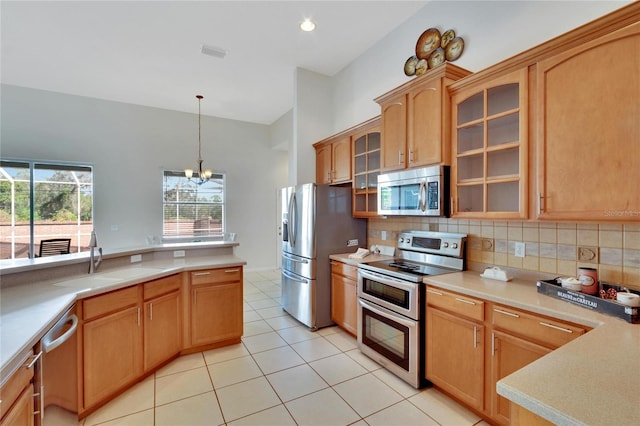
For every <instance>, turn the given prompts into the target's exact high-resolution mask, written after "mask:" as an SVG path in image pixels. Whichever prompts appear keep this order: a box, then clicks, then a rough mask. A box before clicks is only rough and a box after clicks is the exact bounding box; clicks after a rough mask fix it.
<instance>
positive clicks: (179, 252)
mask: <svg viewBox="0 0 640 426" xmlns="http://www.w3.org/2000/svg"><path fill="white" fill-rule="evenodd" d="M173 257H184V250H174V251H173Z"/></svg>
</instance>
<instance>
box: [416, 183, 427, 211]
mask: <svg viewBox="0 0 640 426" xmlns="http://www.w3.org/2000/svg"><path fill="white" fill-rule="evenodd" d="M426 192H427V183H426V182H425V181H422V182H420V190H419V191H418V207H419V208H420V211H421V212H424V211H425V210H426V209H427V193H426Z"/></svg>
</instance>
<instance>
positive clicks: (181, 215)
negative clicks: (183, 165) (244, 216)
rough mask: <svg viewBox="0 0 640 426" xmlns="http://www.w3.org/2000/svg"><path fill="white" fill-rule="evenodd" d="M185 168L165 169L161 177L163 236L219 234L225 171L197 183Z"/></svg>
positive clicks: (208, 236) (222, 221)
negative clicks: (180, 169) (182, 169)
mask: <svg viewBox="0 0 640 426" xmlns="http://www.w3.org/2000/svg"><path fill="white" fill-rule="evenodd" d="M197 179H198V177H197V174H194V177H193V178H192V180H189V179H187V178H186V177H185V176H184V172H182V171H180V172H174V171H165V172H164V179H163V189H162V192H163V230H162V237H163V239H165V240H171V239H180V238H182V239H190V240H192V241H198V240H200V239H211V237H214V238H222V237H223V236H224V232H225V175H224V174H220V173H214V174H213V175H212V176H211V179H210V180H209V181H208V182H205V183H203V184H202V185H198V184H197V183H196V182H195V181H196V180H197Z"/></svg>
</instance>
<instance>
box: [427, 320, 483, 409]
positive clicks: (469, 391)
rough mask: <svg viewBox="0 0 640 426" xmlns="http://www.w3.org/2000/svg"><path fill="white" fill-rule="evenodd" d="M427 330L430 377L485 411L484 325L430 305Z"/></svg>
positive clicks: (437, 383)
mask: <svg viewBox="0 0 640 426" xmlns="http://www.w3.org/2000/svg"><path fill="white" fill-rule="evenodd" d="M426 330H427V331H426V333H427V340H426V345H427V354H426V358H427V369H426V371H427V379H428V380H430V381H431V382H433V383H434V384H435V385H438V386H440V387H441V388H442V389H444V390H445V391H447V392H449V393H450V394H451V395H453V396H455V397H457V398H458V399H459V400H460V401H462V402H465V403H466V404H468V405H469V406H471V407H473V408H475V409H477V410H482V408H483V403H484V399H483V394H484V392H483V386H484V344H483V338H484V326H482V325H481V324H478V323H477V322H475V321H471V320H467V319H464V318H460V317H457V316H454V315H451V314H448V313H446V312H444V311H441V310H439V309H436V308H434V307H428V308H427V327H426Z"/></svg>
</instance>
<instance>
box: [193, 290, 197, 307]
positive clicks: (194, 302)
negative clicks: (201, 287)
mask: <svg viewBox="0 0 640 426" xmlns="http://www.w3.org/2000/svg"><path fill="white" fill-rule="evenodd" d="M196 294H197V293H196V290H195V289H194V290H193V304H194V305H195V304H196V301H197V298H196Z"/></svg>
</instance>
